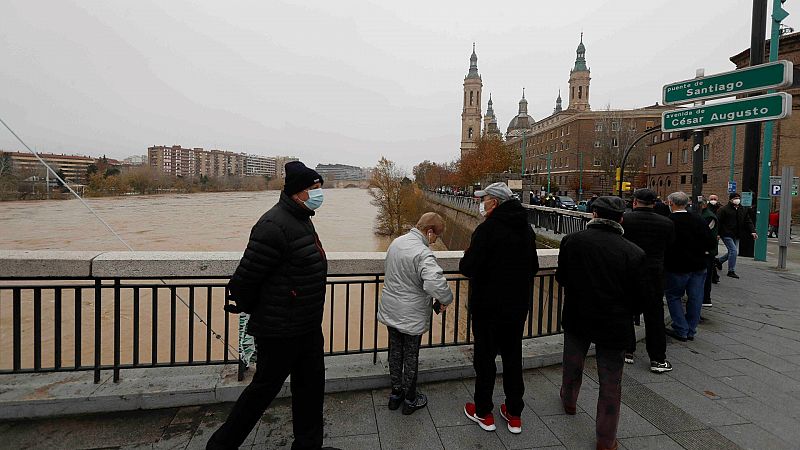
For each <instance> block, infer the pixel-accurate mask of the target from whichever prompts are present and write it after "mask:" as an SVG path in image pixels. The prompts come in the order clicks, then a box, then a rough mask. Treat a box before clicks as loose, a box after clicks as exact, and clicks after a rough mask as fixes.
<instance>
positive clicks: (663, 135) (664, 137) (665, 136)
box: [661, 133, 667, 141]
mask: <svg viewBox="0 0 800 450" xmlns="http://www.w3.org/2000/svg"><path fill="white" fill-rule="evenodd" d="M661 140H662V141H666V140H667V133H661Z"/></svg>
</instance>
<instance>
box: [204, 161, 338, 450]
mask: <svg viewBox="0 0 800 450" xmlns="http://www.w3.org/2000/svg"><path fill="white" fill-rule="evenodd" d="M322 183H323V180H322V177H321V176H320V175H319V174H318V173H317V172H315V171H314V170H312V169H309V168H308V167H306V166H305V165H304V164H303V163H301V162H299V161H293V162H290V163H288V164H286V180H285V185H284V188H283V192H281V197H280V200H279V201H278V203H277V204H276V205H275V206H273V207H272V209H270V210H269V211H267V212H266V213H265V214H264V215H263V216H261V218H260V219H259V220H258V222H257V223H256V224H255V226H253V229H252V231H251V232H250V241H249V242H248V243H247V249H246V250H245V251H244V256H243V257H242V259H241V261H240V262H239V267H237V268H236V272H235V273H234V274H233V277H232V278H231V281H230V283H229V284H228V290H229V291H230V295H231V298H233V299H234V300H235V301H236V306H237V308H236V311H235V312H239V311H242V312H246V313H249V314H250V315H251V316H250V321H249V323H248V326H247V332H248V334H250V335H252V336H254V337H255V340H256V349H257V352H258V362H257V363H256V373H255V375H254V376H253V381H252V382H251V383H250V385H249V386H247V388H246V389H245V390H244V392H242V395H241V396H240V397H239V399H238V400H237V401H236V404H235V405H234V406H233V409H232V410H231V413H230V415H229V416H228V419H227V421H226V422H225V423H224V424H223V425H222V426H221V427H220V428H219V429H218V430H217V431H216V432H215V433H214V434H213V435H212V436H211V439H210V440H209V442H208V445H207V448H208V449H229V448H238V447H239V446H240V445H241V444H242V442H244V440H245V439H246V438H247V436H248V435H249V434H250V431H251V430H252V429H253V427H254V426H255V424H256V423H257V422H258V420H259V419H260V418H261V415H262V414H263V413H264V411H265V410H266V408H267V407H268V406H269V404H270V403H271V402H272V400H273V399H274V398H275V396H276V395H277V394H278V392H280V390H281V388H282V387H283V383H284V382H285V381H286V377H287V376H289V375H291V390H292V418H293V422H294V424H293V425H294V426H293V429H294V438H295V441H294V444H293V445H292V448H293V449H319V448H321V447H322V425H323V419H322V405H323V396H324V390H325V363H324V359H323V346H324V342H323V337H322V329H321V325H322V311H323V308H324V306H325V279H326V276H327V272H328V262H327V259H326V257H325V251H324V250H323V249H322V244H321V243H320V241H319V237H318V236H317V233H316V231H315V230H314V225H313V224H312V223H311V217H312V216H313V215H314V210H315V209H317V208H318V207H319V206H321V205H322V198H323V197H322Z"/></svg>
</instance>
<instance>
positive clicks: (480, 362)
mask: <svg viewBox="0 0 800 450" xmlns="http://www.w3.org/2000/svg"><path fill="white" fill-rule="evenodd" d="M475 196H476V197H480V199H481V204H480V211H481V214H482V215H484V216H485V217H486V220H485V221H484V222H483V223H481V224H480V225H478V226H477V227H476V228H475V231H474V232H473V233H472V239H471V241H470V244H469V248H467V250H466V251H465V252H464V257H463V258H462V259H461V262H460V264H459V270H460V272H461V273H462V274H463V275H464V276H466V277H468V278H469V280H470V292H469V309H470V312H471V314H472V335H473V336H474V338H473V339H474V347H473V349H474V356H473V366H474V368H475V395H474V403H473V402H470V403H467V404H466V405H465V406H464V414H466V415H467V417H469V419H470V420H472V421H473V422H476V423H477V424H478V425H480V427H481V428H483V429H484V430H486V431H494V430H495V429H496V427H495V424H494V415H493V414H492V410H493V409H494V405H493V403H492V392H493V391H494V382H495V376H496V374H497V367H496V365H495V357H496V356H497V354H498V353H500V356H501V357H502V359H503V391H504V392H505V395H506V398H505V403H503V404H501V405H500V415H501V416H502V417H503V419H505V421H506V424H507V426H508V430H509V431H510V432H512V433H520V432H522V420H521V419H520V415H521V414H522V410H523V408H524V406H525V403H524V402H523V400H522V395H523V394H524V392H525V384H524V382H523V380H522V332H523V328H524V325H525V319H526V318H527V316H528V310H529V306H528V305H529V299H530V298H531V295H532V289H533V282H534V279H535V276H536V272H537V271H538V270H539V259H538V256H537V253H536V234H534V232H533V230H532V229H531V226H530V225H529V224H528V216H527V212H526V211H525V209H524V208H523V206H522V205H521V204H520V202H519V200H518V199H517V198H516V197H515V196H514V194H513V193H512V192H511V190H510V189H509V188H508V186H506V184H505V183H493V184H490V185H489V186H487V187H486V189H484V190H482V191H476V192H475Z"/></svg>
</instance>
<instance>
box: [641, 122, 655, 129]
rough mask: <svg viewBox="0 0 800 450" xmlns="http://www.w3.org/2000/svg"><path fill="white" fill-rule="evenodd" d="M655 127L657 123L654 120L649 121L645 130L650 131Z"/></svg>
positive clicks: (645, 124)
mask: <svg viewBox="0 0 800 450" xmlns="http://www.w3.org/2000/svg"><path fill="white" fill-rule="evenodd" d="M655 126H656V122H655V121H654V120H648V121H647V122H645V123H644V129H645V130H649V129H650V128H653V127H655Z"/></svg>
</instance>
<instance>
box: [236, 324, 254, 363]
mask: <svg viewBox="0 0 800 450" xmlns="http://www.w3.org/2000/svg"><path fill="white" fill-rule="evenodd" d="M249 320H250V314H247V313H239V359H240V360H241V361H242V362H244V364H245V365H246V366H247V367H250V366H253V365H255V364H256V356H257V355H256V343H255V340H254V339H253V336H250V335H249V334H247V322H248V321H249Z"/></svg>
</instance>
